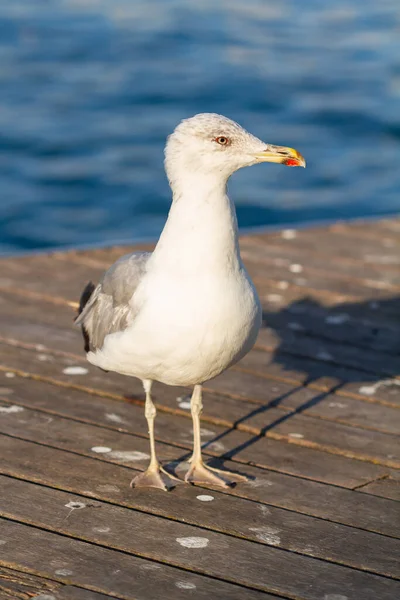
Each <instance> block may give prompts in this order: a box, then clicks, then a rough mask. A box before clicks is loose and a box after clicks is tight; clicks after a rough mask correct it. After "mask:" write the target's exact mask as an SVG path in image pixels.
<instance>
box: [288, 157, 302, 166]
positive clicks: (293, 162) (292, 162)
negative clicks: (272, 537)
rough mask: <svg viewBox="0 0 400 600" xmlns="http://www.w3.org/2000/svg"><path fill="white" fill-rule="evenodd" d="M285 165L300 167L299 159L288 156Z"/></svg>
mask: <svg viewBox="0 0 400 600" xmlns="http://www.w3.org/2000/svg"><path fill="white" fill-rule="evenodd" d="M285 165H286V166H287V167H298V166H299V161H298V160H296V159H295V158H288V159H287V160H286V161H285Z"/></svg>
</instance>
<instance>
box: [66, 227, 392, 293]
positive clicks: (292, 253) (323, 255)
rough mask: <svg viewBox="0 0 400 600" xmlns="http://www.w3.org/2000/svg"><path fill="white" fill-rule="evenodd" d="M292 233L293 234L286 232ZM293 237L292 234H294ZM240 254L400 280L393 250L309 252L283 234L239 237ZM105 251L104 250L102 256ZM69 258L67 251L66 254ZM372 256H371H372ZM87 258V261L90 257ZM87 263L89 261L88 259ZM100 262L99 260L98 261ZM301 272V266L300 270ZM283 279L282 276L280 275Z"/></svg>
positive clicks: (255, 259) (338, 272)
mask: <svg viewBox="0 0 400 600" xmlns="http://www.w3.org/2000/svg"><path fill="white" fill-rule="evenodd" d="M289 235H292V234H289ZM294 239H295V238H294ZM240 248H241V255H242V258H243V260H244V261H245V262H246V263H251V262H255V263H260V264H265V265H269V264H270V263H273V264H276V265H277V266H281V267H283V269H282V271H283V273H285V272H286V269H287V268H288V267H289V269H290V266H291V265H293V264H301V265H306V266H307V267H308V268H312V269H317V270H324V271H325V273H326V265H327V264H329V272H328V275H331V276H334V277H338V276H339V277H340V276H341V277H350V278H354V279H356V280H359V279H360V278H362V279H363V280H370V281H383V282H389V283H393V284H398V283H399V282H400V279H399V273H398V265H399V264H400V261H399V260H398V259H397V256H396V254H395V253H394V252H393V251H392V252H391V255H389V256H388V255H387V250H386V249H384V251H382V254H381V255H378V259H379V258H380V259H381V262H380V263H374V262H365V261H362V260H360V259H359V258H358V259H357V258H350V257H346V258H343V257H338V256H336V255H335V254H332V253H331V252H326V251H324V250H322V252H321V250H320V249H319V250H318V252H315V251H313V252H311V251H310V250H308V249H305V248H303V247H301V246H300V245H299V244H297V245H296V244H295V243H294V242H293V243H290V244H288V243H287V241H286V240H284V239H283V238H282V240H280V239H279V238H278V239H276V238H271V237H268V238H266V239H265V241H260V240H259V239H258V238H254V237H253V236H248V237H244V238H241V240H240ZM106 256H107V255H106V254H105V257H106ZM65 257H66V259H68V258H69V257H68V255H65ZM371 257H372V258H373V256H371ZM72 260H78V261H79V260H83V261H84V260H85V258H83V257H82V258H79V256H76V257H72ZM87 260H89V261H90V258H88V259H87ZM86 264H88V266H89V265H90V263H89V262H87V263H86ZM108 264H109V263H108V260H105V261H104V262H103V266H107V265H108ZM98 266H100V264H98ZM300 272H302V270H300ZM282 279H283V280H284V277H282Z"/></svg>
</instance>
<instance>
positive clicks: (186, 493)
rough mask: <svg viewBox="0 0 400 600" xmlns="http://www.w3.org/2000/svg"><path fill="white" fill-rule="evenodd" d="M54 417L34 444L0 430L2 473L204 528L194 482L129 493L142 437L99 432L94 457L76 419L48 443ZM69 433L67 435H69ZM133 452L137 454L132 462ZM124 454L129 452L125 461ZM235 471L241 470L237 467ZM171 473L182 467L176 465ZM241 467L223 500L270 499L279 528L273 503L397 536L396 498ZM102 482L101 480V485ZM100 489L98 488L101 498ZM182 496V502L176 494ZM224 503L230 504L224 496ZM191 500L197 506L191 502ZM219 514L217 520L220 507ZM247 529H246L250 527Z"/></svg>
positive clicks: (249, 511) (250, 508) (139, 464)
mask: <svg viewBox="0 0 400 600" xmlns="http://www.w3.org/2000/svg"><path fill="white" fill-rule="evenodd" d="M14 414H15V413H14ZM22 420H23V421H25V422H26V423H25V425H28V420H27V419H22ZM53 423H54V421H52V422H51V424H49V423H48V422H47V423H45V422H43V423H42V428H41V431H42V435H41V436H40V435H38V436H37V438H36V443H32V442H27V441H25V440H22V439H16V438H13V437H8V436H0V446H1V448H2V451H3V456H4V458H3V467H2V468H3V473H4V474H8V475H10V476H15V477H18V478H25V479H28V480H30V481H34V482H38V483H41V484H45V485H48V486H53V487H54V486H55V487H58V488H62V489H65V490H70V491H74V492H75V493H84V494H87V495H90V496H95V497H98V498H99V499H102V500H108V501H109V500H110V499H112V500H113V501H114V502H116V501H117V502H118V503H122V504H123V505H127V506H130V507H131V506H134V507H135V508H137V509H140V510H143V511H145V512H148V511H149V510H152V511H153V512H156V513H157V514H160V515H163V516H170V515H171V514H172V513H174V514H176V516H175V518H176V519H178V520H179V519H185V520H187V521H188V522H191V523H194V524H197V525H202V526H205V520H204V519H205V512H204V511H205V509H204V508H203V507H201V508H199V509H198V510H197V512H196V514H193V512H192V503H191V502H188V498H189V499H191V500H192V501H193V500H194V498H195V497H196V498H197V491H196V489H195V488H194V487H192V486H186V485H179V486H178V487H177V489H176V490H175V491H174V494H173V495H172V494H169V495H165V494H162V495H161V496H159V495H155V494H153V493H152V491H150V492H148V491H147V493H145V492H143V491H142V490H137V493H136V492H135V495H134V496H133V494H132V492H131V491H130V489H129V487H128V484H129V482H130V480H131V479H132V477H133V476H134V475H135V472H134V471H132V470H131V469H134V470H135V469H140V468H141V469H142V470H143V469H144V468H145V466H147V465H146V464H144V460H141V456H140V455H139V456H138V454H137V453H141V452H142V451H143V448H144V447H145V446H144V445H143V444H141V443H140V440H138V439H134V438H132V437H130V436H122V435H121V434H116V432H111V431H107V430H103V431H101V430H100V431H98V432H96V434H95V436H96V437H95V438H94V439H95V443H97V444H99V441H100V442H101V443H104V444H105V443H106V442H108V443H110V442H111V441H113V442H114V445H113V446H103V447H105V448H107V449H108V448H110V452H106V453H104V454H101V455H100V456H99V455H98V454H97V453H96V452H94V451H92V450H91V448H93V447H94V448H96V447H98V446H93V445H92V444H93V437H92V438H91V437H90V434H91V430H90V428H89V427H88V426H85V427H84V426H82V425H81V426H80V427H74V425H76V424H74V423H73V422H69V423H68V430H67V427H64V430H63V435H64V438H65V439H64V440H62V439H61V440H60V437H59V438H57V440H56V441H54V442H53V443H50V440H49V436H46V435H45V430H46V429H47V428H50V425H53ZM22 425H24V423H22ZM43 425H44V426H43ZM32 429H33V428H32ZM59 432H60V426H59V427H58V428H55V432H54V435H56V434H57V433H59ZM79 433H82V434H83V435H86V438H85V440H84V441H83V442H81V443H79V442H77V441H75V440H76V434H79ZM104 434H105V435H104ZM29 435H31V439H33V436H32V434H29V432H28V433H27V434H26V436H27V437H28V436H29ZM103 435H104V437H103ZM117 435H118V437H117ZM100 436H101V437H100ZM68 438H70V441H69V439H68ZM85 446H86V447H85ZM60 448H61V449H62V450H60ZM66 450H67V452H66ZM164 451H165V448H164V447H163V446H161V447H160V448H159V457H160V459H163V460H164V454H163V453H164ZM127 452H129V455H128V454H123V453H127ZM168 452H171V453H172V450H171V449H168ZM132 455H133V458H134V459H136V460H132ZM89 456H90V458H89ZM184 457H186V458H187V455H184ZM128 458H130V460H129V461H128V460H127V459H128ZM173 458H174V459H175V460H176V461H178V460H182V458H183V457H182V455H179V454H178V453H177V454H175V455H174V456H173ZM49 462H50V463H51V464H50V465H49V464H48V463H49ZM110 462H112V463H122V464H123V465H129V468H128V467H127V466H119V465H118V464H109V463H110ZM183 466H185V465H183ZM227 466H228V467H229V466H230V465H229V464H228V465H227ZM233 466H234V465H233ZM234 470H238V471H240V469H237V468H236V469H235V467H234ZM177 472H178V473H180V471H178V470H177ZM246 472H248V474H249V475H251V476H253V477H254V480H251V481H249V482H248V483H243V484H241V485H240V486H237V487H236V488H234V489H233V490H231V491H230V492H229V494H227V498H229V497H230V496H231V495H233V496H236V497H237V498H236V499H235V501H233V500H229V501H230V502H232V503H233V502H236V504H234V505H235V506H239V504H238V502H239V498H241V499H242V500H244V499H245V498H249V499H251V500H252V501H254V500H256V501H261V502H262V503H267V504H268V505H269V507H268V510H269V512H268V514H270V513H271V514H273V517H274V518H275V519H276V522H279V523H282V525H281V527H286V525H284V524H285V523H290V522H291V520H290V517H289V516H288V515H284V516H282V513H281V512H280V511H274V510H273V509H272V508H271V507H272V506H273V505H275V506H276V507H278V506H281V507H283V508H286V509H289V510H294V511H297V512H303V513H306V514H309V515H313V514H314V515H316V516H319V517H323V518H328V519H330V520H334V521H338V522H339V523H343V524H348V525H352V526H355V527H361V528H363V529H367V530H370V531H372V532H378V533H384V534H387V535H389V536H396V535H398V536H399V537H400V524H399V526H397V525H396V519H395V518H394V514H395V515H397V512H396V511H397V509H398V507H397V506H396V503H394V502H392V501H390V500H389V501H388V500H386V501H385V500H383V499H380V498H379V499H378V498H373V497H372V496H367V495H366V494H358V493H356V492H352V493H350V492H348V491H347V493H345V492H346V490H341V489H340V488H335V487H331V486H322V485H321V484H319V485H315V484H314V482H305V481H303V480H300V479H297V478H292V479H289V478H286V479H284V478H282V476H278V474H274V473H261V472H260V471H257V470H256V469H254V468H252V469H250V468H246ZM105 483H106V485H104V484H105ZM108 484H110V485H108ZM200 487H205V486H200ZM99 492H101V494H100V496H99ZM108 492H110V493H108ZM214 493H216V492H214ZM300 493H301V494H302V496H301V497H300V496H299V494H300ZM115 494H117V496H116V495H115ZM315 494H318V495H315ZM180 498H182V500H179V499H180ZM320 500H324V502H320ZM225 501H226V502H228V500H225ZM132 502H134V504H132ZM138 502H140V504H138ZM195 503H196V504H197V502H196V501H195ZM339 503H340V504H339ZM207 506H208V505H207ZM245 506H246V510H245V511H241V510H239V511H236V512H238V513H239V514H240V513H241V512H244V514H243V515H242V516H240V517H239V518H238V519H237V523H242V522H243V519H247V518H249V519H250V520H252V519H254V514H255V513H256V514H258V511H259V510H261V509H259V508H258V507H257V506H256V505H253V504H251V505H248V504H246V503H245ZM344 507H346V510H344ZM165 511H167V512H165ZM171 511H172V512H171ZM254 511H255V513H254ZM261 512H263V511H261ZM265 512H266V511H265ZM226 517H227V519H228V520H227V522H226V523H225V528H228V529H229V528H230V530H232V526H234V527H235V526H238V525H237V523H236V522H235V521H233V523H232V522H231V518H230V515H229V513H226ZM200 518H202V520H201V521H197V520H196V521H194V520H193V519H200ZM286 518H287V519H288V521H287V522H286V521H285V519H286ZM220 519H222V513H221V515H220ZM224 519H225V517H224ZM224 519H223V520H224ZM296 522H300V523H302V522H303V521H302V519H301V518H300V517H299V516H298V515H297V516H296ZM211 523H212V522H211ZM397 523H398V521H397ZM247 529H248V530H249V528H247ZM306 529H307V528H306ZM310 529H311V530H312V531H311V532H310V535H313V531H314V529H315V528H314V527H313V528H310ZM243 531H244V529H243V527H242V530H241V531H240V532H239V535H241V536H243V535H244V533H243ZM246 531H247V530H246ZM247 535H249V533H247ZM291 537H292V536H290V535H289V536H288V539H289V540H290V539H291ZM289 543H292V542H289ZM310 544H311V542H310ZM303 546H304V544H301V543H300V546H299V547H303Z"/></svg>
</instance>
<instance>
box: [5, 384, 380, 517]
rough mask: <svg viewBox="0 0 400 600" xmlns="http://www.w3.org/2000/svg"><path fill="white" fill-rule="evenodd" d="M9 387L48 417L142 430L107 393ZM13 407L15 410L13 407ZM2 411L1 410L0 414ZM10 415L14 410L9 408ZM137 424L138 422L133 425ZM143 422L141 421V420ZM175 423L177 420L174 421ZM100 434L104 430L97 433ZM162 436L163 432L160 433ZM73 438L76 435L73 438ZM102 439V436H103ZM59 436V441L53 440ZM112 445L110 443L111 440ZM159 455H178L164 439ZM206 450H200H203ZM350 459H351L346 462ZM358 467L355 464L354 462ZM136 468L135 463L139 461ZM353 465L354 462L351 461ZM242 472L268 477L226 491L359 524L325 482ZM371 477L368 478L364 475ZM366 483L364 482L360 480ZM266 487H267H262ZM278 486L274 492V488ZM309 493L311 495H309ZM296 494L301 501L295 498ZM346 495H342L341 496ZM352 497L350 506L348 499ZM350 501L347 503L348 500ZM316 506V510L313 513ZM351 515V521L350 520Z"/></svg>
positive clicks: (353, 508)
mask: <svg viewBox="0 0 400 600" xmlns="http://www.w3.org/2000/svg"><path fill="white" fill-rule="evenodd" d="M8 384H9V385H10V387H9V388H0V391H1V393H2V394H4V393H6V394H8V396H9V398H12V403H11V401H10V404H11V406H15V405H16V404H15V403H17V406H19V407H21V406H22V407H23V406H25V407H30V408H38V409H40V410H43V411H44V416H46V415H49V416H53V415H54V414H56V415H60V416H65V417H68V418H73V419H74V420H78V421H81V422H84V423H89V424H90V423H91V424H96V425H100V426H103V427H107V428H109V429H111V430H117V431H125V432H130V433H135V432H136V433H138V432H141V433H142V434H143V433H146V430H145V426H144V419H143V415H141V414H140V409H138V408H137V407H135V406H132V405H129V404H126V403H119V404H117V405H116V403H115V402H114V401H112V400H109V399H107V398H101V397H97V396H93V395H86V394H82V393H81V392H77V391H75V390H64V391H63V396H62V402H60V390H59V389H58V388H57V387H54V386H51V385H49V384H45V383H41V382H32V381H31V380H26V379H20V378H14V379H9V380H8ZM14 410H15V409H14ZM3 414H4V413H3ZM5 414H6V413H5ZM14 414H15V413H14ZM159 419H161V422H159V423H158V424H157V430H158V431H160V430H161V431H163V430H167V431H168V430H170V434H169V438H168V439H169V440H170V441H174V442H175V443H176V440H177V437H176V436H175V433H174V431H175V430H174V429H173V426H172V424H170V423H169V422H170V421H171V417H170V416H168V415H162V414H160V415H159V416H158V417H157V420H159ZM175 420H176V419H175V417H172V421H173V422H175ZM138 424H139V425H138ZM140 424H142V426H141V425H140ZM178 426H179V425H178ZM210 433H211V434H212V435H214V436H215V435H216V433H217V432H215V430H210V429H203V434H206V435H204V436H203V439H204V440H208V441H209V440H210V435H209V434H210ZM102 435H104V432H102ZM163 437H165V434H164V433H163ZM76 439H77V438H76V437H75V438H74V440H76ZM102 439H103V438H102ZM58 441H59V440H58ZM134 444H135V449H136V450H138V451H140V452H145V453H147V452H148V441H147V440H146V439H144V438H141V437H137V436H136V438H135V442H134ZM111 447H113V443H111ZM186 447H187V448H189V447H190V443H188V444H187V446H186ZM158 452H159V457H160V458H161V459H162V460H163V461H164V460H168V461H169V460H177V459H178V458H179V457H180V456H182V452H181V450H180V449H179V448H178V449H176V447H172V448H171V447H169V444H165V443H163V444H162V445H160V444H159V446H158ZM207 453H208V452H207V450H206V451H205V454H206V455H207ZM110 459H112V460H113V461H114V462H118V459H114V458H113V456H111V457H110ZM347 462H352V461H347ZM356 465H357V467H358V464H357V463H356ZM138 467H139V468H140V462H139V464H138ZM238 467H239V465H237V464H236V466H235V463H233V462H232V463H230V464H229V461H227V468H228V469H231V470H235V468H238ZM353 470H355V467H354V465H353ZM246 472H248V473H249V475H252V476H253V477H255V478H256V482H255V483H258V481H257V480H259V481H262V480H263V477H268V480H267V483H266V485H265V486H264V485H260V486H258V485H257V486H253V482H251V485H245V486H237V487H236V488H233V489H232V490H230V493H233V494H235V495H239V496H242V497H247V498H250V499H252V500H258V501H262V502H268V503H269V504H272V505H274V504H275V505H276V506H282V507H285V508H290V509H291V510H297V509H298V510H300V511H303V512H306V513H307V514H310V515H314V514H316V515H317V516H322V517H323V518H327V519H329V520H333V521H338V522H344V523H347V524H354V525H355V526H357V525H359V524H360V521H359V520H358V515H359V511H358V504H357V499H356V498H353V496H352V495H349V496H346V493H345V496H344V497H343V494H342V490H339V489H338V488H336V487H330V486H326V485H322V484H319V483H313V484H312V483H311V482H308V481H307V480H300V479H299V478H297V477H296V478H293V477H291V476H287V475H281V474H279V473H272V472H267V473H265V472H263V471H262V470H260V469H257V468H255V467H249V466H248V465H247V466H246ZM271 477H272V480H271ZM367 481H370V480H367ZM364 484H365V481H364ZM267 488H268V489H267ZM275 489H277V493H276V494H275V492H274V490H275ZM312 492H314V495H313V494H312ZM314 496H315V497H321V498H323V499H324V501H323V502H322V504H321V506H318V505H317V506H315V502H314ZM300 498H301V503H299V499H300ZM346 498H347V499H346ZM352 499H353V500H354V502H353V505H352V504H351V500H352ZM349 500H350V504H349V503H348V502H349ZM344 504H345V505H346V511H345V512H343V511H342V508H341V507H342V505H344ZM315 511H317V512H315ZM343 515H346V517H347V520H345V521H341V519H342V517H343ZM354 516H355V517H356V519H355V521H352V520H351V519H352V518H353V517H354ZM349 519H350V520H349ZM360 526H361V527H364V528H368V527H367V525H366V523H365V522H364V521H362V522H361V524H360Z"/></svg>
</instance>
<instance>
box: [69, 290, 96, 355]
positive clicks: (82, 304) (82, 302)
mask: <svg viewBox="0 0 400 600" xmlns="http://www.w3.org/2000/svg"><path fill="white" fill-rule="evenodd" d="M95 289H96V286H95V285H94V283H93V282H92V281H89V283H88V284H87V285H86V287H85V288H84V290H83V292H82V294H81V297H80V299H79V308H78V314H77V316H76V317H75V319H74V323H75V324H76V325H80V326H81V331H82V336H83V342H84V349H85V352H89V350H90V339H89V333H88V332H87V330H86V328H85V325H84V319H85V316H86V314H87V312H88V311H87V309H88V308H90V306H91V304H92V303H91V302H90V299H91V298H92V296H93V292H94V291H95ZM85 308H86V310H85Z"/></svg>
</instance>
